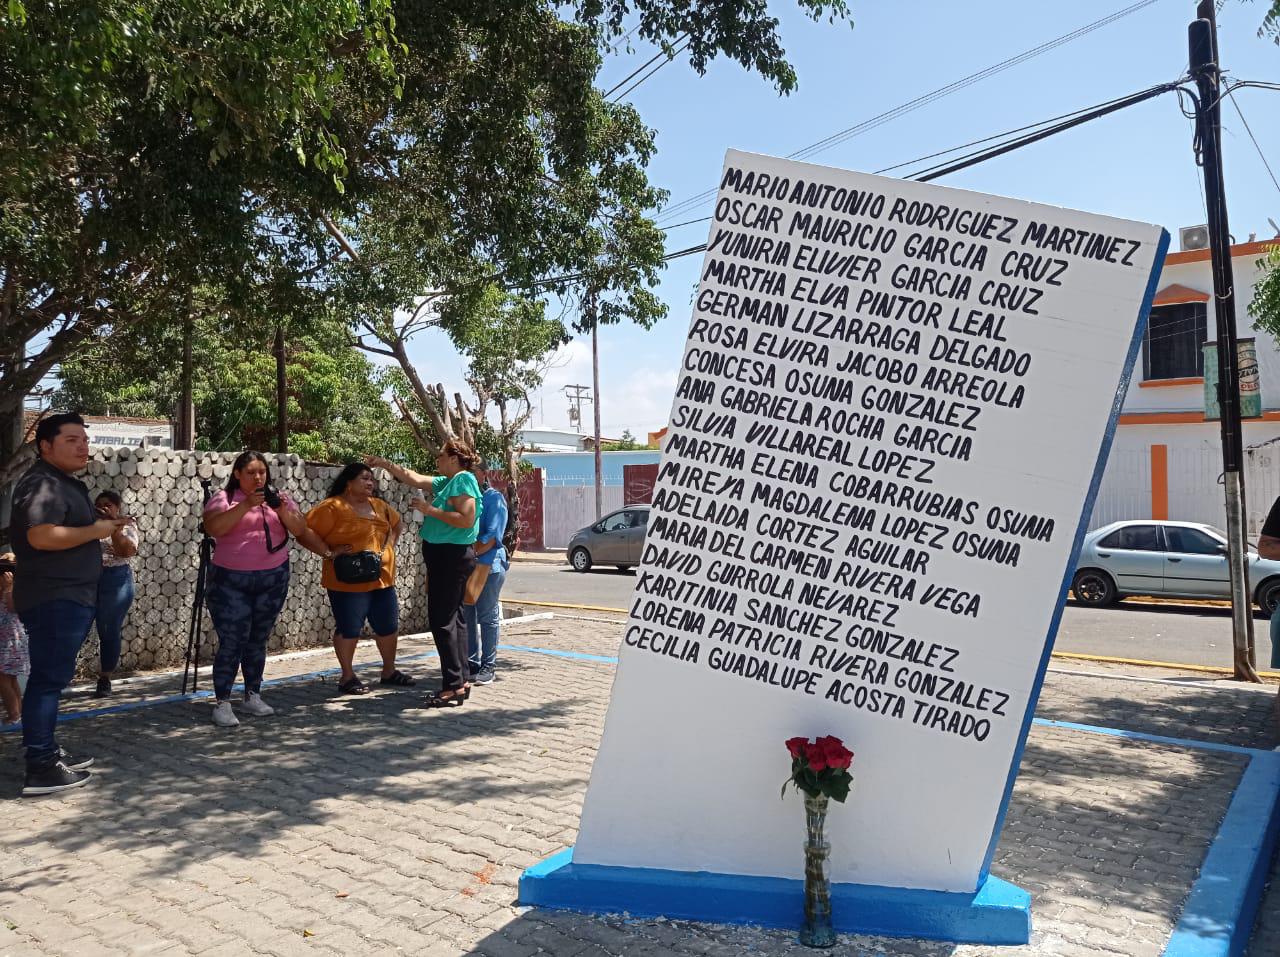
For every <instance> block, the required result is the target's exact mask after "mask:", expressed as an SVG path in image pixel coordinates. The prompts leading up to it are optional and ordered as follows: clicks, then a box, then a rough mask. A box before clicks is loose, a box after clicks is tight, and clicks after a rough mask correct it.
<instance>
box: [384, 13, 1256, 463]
mask: <svg viewBox="0 0 1280 957" xmlns="http://www.w3.org/2000/svg"><path fill="white" fill-rule="evenodd" d="M1137 5H1139V4H1135V2H1134V0H1076V2H1070V3H1043V2H1035V3H1028V2H1026V0H984V2H979V3H969V4H960V3H955V2H953V0H897V2H894V3H872V2H868V0H851V6H852V8H853V25H852V26H850V25H849V23H847V22H837V23H834V24H832V23H827V22H825V21H824V22H821V23H814V22H813V21H811V20H809V19H807V18H806V17H805V16H804V15H803V14H802V13H801V12H800V10H799V8H798V6H797V5H796V4H795V3H793V2H791V3H789V2H782V0H773V2H771V3H770V5H769V6H770V10H771V12H772V13H773V14H774V15H775V16H777V17H778V18H779V20H780V21H781V25H780V34H781V37H782V43H783V46H784V47H785V49H786V51H787V57H788V59H789V60H790V62H791V63H792V65H793V66H794V67H795V70H796V73H797V74H798V75H799V88H798V89H797V90H796V91H794V92H793V93H792V94H791V95H790V96H788V97H782V96H779V95H778V94H777V93H776V91H775V90H774V89H773V88H772V86H771V85H770V84H769V83H768V82H767V81H765V80H763V79H761V78H760V77H759V76H757V75H755V74H752V73H749V72H747V71H746V70H745V69H743V68H742V67H740V66H738V65H737V64H736V63H732V62H729V61H727V60H723V59H722V60H719V61H716V62H715V63H713V64H711V65H710V67H709V69H708V70H707V72H706V74H705V75H703V76H699V75H698V74H697V73H696V72H695V71H694V70H693V69H692V68H691V67H690V66H689V65H688V63H687V62H686V61H684V60H682V59H681V58H680V57H677V58H676V60H675V61H673V62H672V63H670V64H668V65H667V66H666V67H665V68H663V69H661V70H659V71H658V72H657V73H656V74H654V75H653V76H652V77H651V78H649V79H648V80H646V81H645V82H644V83H643V84H641V85H640V86H639V87H638V88H637V89H636V90H635V91H634V92H632V93H631V94H630V95H629V96H628V97H627V99H628V100H629V101H630V102H631V103H633V104H634V105H635V106H636V108H637V109H638V110H639V112H640V115H641V116H642V117H643V119H644V121H645V122H646V124H647V125H648V126H650V127H651V128H652V129H654V130H655V131H656V139H657V155H656V156H655V157H654V159H653V161H652V162H651V164H650V167H649V175H650V180H651V182H653V183H654V184H655V185H657V186H660V187H662V188H663V189H666V190H668V191H669V193H670V197H671V198H670V201H669V205H672V206H674V205H675V204H677V203H680V202H682V201H684V200H687V199H689V198H690V197H693V196H696V195H697V194H699V193H702V192H704V191H706V190H709V189H712V188H714V187H715V186H716V185H717V182H718V179H719V174H720V169H721V166H722V164H723V161H724V153H725V150H727V149H731V148H732V149H740V150H748V151H751V152H757V153H765V154H770V155H774V156H786V155H788V154H790V153H793V152H795V151H797V150H799V149H802V148H804V147H806V146H809V145H810V144H814V143H817V142H818V141H820V140H823V139H824V138H826V137H828V136H829V135H831V134H833V133H836V132H838V131H841V130H845V129H848V128H850V127H853V126H854V125H855V124H858V123H860V122H861V121H863V120H867V119H870V118H871V117H874V116H877V115H878V114H881V113H883V112H885V111H886V110H890V109H893V108H894V107H897V106H900V105H902V104H905V103H908V102H909V101H911V100H914V99H915V98H916V97H919V96H921V95H922V94H925V93H929V92H931V91H933V90H936V89H938V88H940V87H944V86H947V85H948V84H951V83H954V82H955V81H957V80H960V79H962V78H964V77H967V76H969V75H970V74H973V73H976V72H978V71H983V70H986V69H987V68H988V67H991V66H993V65H995V64H997V63H1000V62H1001V61H1003V60H1006V59H1008V58H1010V57H1016V56H1017V55H1018V54H1021V53H1023V52H1024V51H1028V50H1031V49H1033V48H1035V47H1038V46H1040V45H1041V44H1043V43H1046V42H1048V41H1051V40H1054V39H1056V38H1058V37H1061V36H1063V35H1064V34H1068V33H1071V32H1073V31H1075V30H1078V29H1080V28H1082V27H1085V26H1086V25H1088V24H1091V23H1093V22H1094V21H1097V20H1100V19H1102V18H1104V17H1108V16H1110V15H1112V14H1115V13H1118V12H1119V11H1121V10H1124V9H1126V8H1129V7H1133V6H1137ZM1268 6H1269V3H1264V2H1262V0H1252V2H1251V0H1227V3H1226V4H1225V5H1224V6H1223V7H1222V9H1221V10H1220V11H1219V14H1218V29H1219V49H1220V51H1221V57H1222V62H1223V68H1224V70H1225V71H1226V72H1227V73H1228V74H1229V75H1231V76H1233V77H1234V78H1236V79H1238V80H1263V81H1267V82H1273V83H1274V82H1280V46H1277V45H1276V44H1275V43H1274V42H1272V41H1271V40H1268V39H1262V38H1260V37H1258V35H1257V29H1258V26H1259V24H1260V22H1261V20H1262V17H1263V15H1264V13H1265V10H1266V8H1267V7H1268ZM1194 14H1195V3H1194V2H1192V0H1154V2H1150V3H1148V4H1147V5H1145V6H1142V8H1141V9H1138V10H1136V11H1134V12H1132V13H1129V14H1127V15H1126V16H1124V17H1122V18H1120V19H1118V20H1116V21H1114V22H1112V23H1110V24H1108V25H1106V26H1102V27H1099V28H1098V29H1096V30H1093V31H1092V32H1090V33H1088V34H1086V35H1084V36H1082V37H1080V38H1078V39H1075V40H1072V41H1070V42H1068V43H1065V44H1063V45H1061V46H1058V47H1056V48H1055V49H1052V50H1049V51H1048V52H1045V53H1043V54H1041V55H1038V56H1034V57H1031V58H1029V59H1027V60H1025V61H1024V62H1021V63H1019V64H1017V65H1014V66H1012V67H1010V68H1008V69H1007V70H1004V71H1002V72H999V73H996V74H995V75H993V76H989V77H987V78H984V79H982V80H979V81H977V82H974V83H972V84H969V85H967V86H965V87H964V88H962V89H960V90H958V91H956V92H954V93H951V94H949V95H947V96H944V97H942V98H940V99H938V100H937V101H935V102H932V103H929V104H928V105H926V106H924V107H922V108H920V109H917V110H913V111H911V112H908V113H905V114H903V115H901V116H898V117H896V118H894V119H892V120H891V121H888V122H884V123H882V124H879V125H877V126H875V127H874V128H872V129H869V130H867V131H866V132H864V133H861V134H859V135H857V136H854V137H852V138H849V139H847V140H846V141H844V142H842V143H839V144H838V145H835V146H834V147H833V148H831V149H827V150H825V151H822V152H820V153H818V154H816V155H813V156H807V157H805V159H806V161H808V162H814V163H820V164H823V165H827V166H835V167H840V168H844V169H851V170H858V171H862V172H874V171H876V170H879V169H882V168H884V167H888V166H892V165H894V164H897V163H901V162H903V161H906V160H911V159H915V158H917V157H920V156H925V155H928V154H930V153H934V152H937V151H939V150H944V149H948V148H950V147H953V146H958V145H960V144H963V143H966V142H969V141H972V140H976V139H979V138H981V137H985V136H989V135H991V134H994V133H998V132H1001V131H1004V130H1009V129H1013V128H1016V127H1020V126H1023V125H1026V124H1029V123H1034V122H1037V121H1039V120H1042V119H1046V118H1049V117H1053V116H1056V115H1058V114H1062V113H1067V112H1070V111H1074V110H1077V109H1080V108H1082V107H1086V106H1090V105H1093V104H1095V103H1100V102H1102V101H1105V100H1110V99H1114V98H1115V97H1118V96H1123V95H1126V94H1128V93H1132V92H1136V91H1138V90H1141V89H1145V88H1147V87H1150V86H1153V85H1155V84H1157V83H1162V82H1168V81H1173V80H1175V79H1177V78H1178V77H1179V76H1180V75H1181V74H1183V73H1184V72H1185V70H1186V66H1187V39H1186V38H1187V24H1188V23H1189V22H1190V21H1191V20H1192V19H1193V17H1194ZM654 52H655V48H652V47H649V46H647V45H638V46H637V47H636V48H635V49H634V51H633V52H630V53H628V52H620V53H618V54H617V55H613V56H611V57H609V59H608V60H607V61H606V63H605V67H604V70H603V71H602V74H601V77H600V85H601V86H602V88H603V89H606V90H607V89H610V88H611V87H613V86H614V84H615V83H617V82H618V81H620V80H622V79H623V78H624V77H626V76H627V75H628V74H630V73H631V72H632V71H633V70H635V69H636V68H637V67H638V66H640V65H641V64H643V63H644V62H645V61H646V60H648V59H649V58H650V57H651V56H652V55H653V53H654ZM1234 96H1235V101H1236V104H1238V105H1239V107H1240V109H1241V111H1242V112H1243V115H1244V119H1245V120H1247V121H1248V125H1249V127H1250V128H1251V129H1252V132H1253V135H1254V137H1256V139H1257V141H1258V144H1259V146H1260V148H1261V152H1262V154H1263V155H1265V157H1266V158H1267V160H1268V161H1269V162H1270V164H1271V169H1272V170H1273V171H1275V173H1276V175H1277V176H1280V123H1277V121H1276V117H1280V91H1269V90H1240V91H1237V92H1236V93H1235V94H1234ZM1222 117H1223V150H1224V155H1225V158H1224V164H1223V165H1224V170H1225V177H1226V191H1227V201H1228V218H1229V221H1230V225H1231V232H1232V234H1233V236H1234V238H1235V240H1236V241H1237V242H1244V241H1246V240H1247V239H1248V236H1249V234H1250V233H1256V234H1257V236H1258V238H1260V239H1261V238H1268V237H1270V236H1272V235H1274V234H1275V232H1276V231H1275V230H1274V229H1273V228H1272V227H1271V226H1269V225H1268V223H1267V218H1268V217H1271V218H1272V219H1274V220H1276V221H1277V222H1280V188H1278V187H1277V186H1276V185H1275V184H1274V183H1273V182H1272V179H1271V177H1270V175H1269V174H1268V172H1267V170H1266V168H1265V166H1264V165H1263V161H1262V160H1261V159H1260V158H1259V153H1258V150H1257V149H1255V147H1254V145H1253V143H1252V142H1251V140H1250V138H1249V135H1248V133H1247V132H1246V130H1245V127H1244V125H1243V124H1242V123H1241V120H1240V115H1239V114H1237V112H1236V110H1235V107H1234V106H1233V105H1232V103H1231V102H1230V101H1227V102H1225V103H1224V105H1223V112H1222ZM1191 141H1192V129H1191V122H1190V120H1188V119H1187V118H1186V117H1185V116H1183V114H1182V112H1181V111H1180V109H1179V107H1178V102H1177V99H1176V98H1175V97H1174V96H1173V95H1166V96H1162V97H1158V98H1156V99H1154V100H1150V101H1147V102H1145V103H1143V104H1140V105H1139V106H1136V107H1132V108H1130V109H1127V110H1124V111H1121V112H1119V113H1116V114H1112V115H1111V116H1108V117H1104V118H1102V119H1100V120H1096V121H1094V122H1092V123H1089V124H1086V125H1084V126H1082V127H1078V128H1076V129H1074V130H1070V131H1067V132H1066V133H1063V134H1061V135H1058V136H1054V137H1051V138H1049V139H1047V140H1044V141H1042V142H1040V143H1037V144H1035V145H1033V146H1030V147H1028V148H1025V149H1022V150H1019V151H1017V152H1015V153H1012V154H1008V155H1006V156H1003V157H999V158H997V159H994V160H992V161H990V162H987V163H983V164H981V165H979V166H976V167H971V168H970V169H967V170H963V171H961V172H959V173H956V174H953V175H951V176H948V177H946V178H945V179H942V180H939V181H938V182H939V183H940V184H942V185H947V186H957V187H961V188H964V189H971V190H976V191H979V192H986V193H996V194H1001V195H1006V196H1012V197H1016V198H1019V199H1026V200H1032V201H1035V202H1039V203H1047V204H1051V205H1056V206H1064V207H1069V208H1074V209H1080V210H1085V211H1088V212H1094V213H1103V214H1106V215H1111V216H1118V217H1123V218H1127V219H1135V220H1140V221H1144V222H1150V223H1158V224H1160V225H1163V226H1165V227H1167V228H1168V229H1169V231H1170V232H1171V233H1172V234H1173V237H1174V238H1173V243H1174V246H1173V248H1175V249H1176V248H1177V229H1178V228H1179V227H1182V226H1191V225H1198V224H1202V223H1204V222H1205V218H1206V217H1205V212H1204V201H1203V196H1202V192H1201V184H1200V175H1199V170H1198V168H1197V167H1196V165H1195V161H1194V158H1193V155H1192V151H1191ZM711 203H712V200H711V199H706V200H704V201H703V202H702V203H701V204H700V205H698V206H696V207H694V208H692V209H686V210H684V211H683V212H677V211H673V212H672V213H671V214H668V215H666V216H663V215H662V214H661V213H660V214H659V215H658V221H659V223H660V224H661V225H664V226H668V225H672V224H675V223H680V222H684V221H686V220H693V219H698V218H700V217H703V216H707V215H708V214H709V213H710V211H711ZM708 226H709V224H708V223H706V222H700V223H695V224H692V225H689V226H682V227H680V228H676V229H671V230H670V231H669V232H668V234H667V243H666V245H667V249H668V250H678V249H684V248H687V247H689V246H694V245H697V244H699V243H704V242H706V240H707V233H708ZM701 263H702V257H701V255H696V256H688V257H685V258H683V259H678V260H675V261H673V262H671V263H669V264H668V267H667V269H666V272H665V274H664V276H663V280H662V283H661V286H660V287H659V289H658V292H659V294H660V295H661V297H662V298H663V300H664V301H665V302H666V303H667V305H668V307H669V314H668V315H667V317H666V318H665V319H663V320H661V321H660V322H659V323H658V324H657V325H656V326H654V327H653V328H652V329H649V330H643V329H640V328H638V327H634V326H612V327H605V328H603V329H602V330H601V335H600V391H601V400H602V403H601V420H602V433H603V434H604V435H606V436H611V437H616V436H619V435H621V434H622V432H623V431H624V430H628V431H630V432H631V433H632V434H633V435H635V436H637V437H638V438H641V439H643V438H644V436H645V434H646V433H648V432H653V431H657V430H658V429H660V428H662V427H663V426H664V425H665V424H666V421H667V415H668V412H669V410H670V407H671V400H672V396H673V394H674V390H675V383H676V372H677V366H678V363H679V361H680V357H681V355H682V354H683V349H684V339H685V335H686V332H687V330H688V326H689V321H690V316H691V299H692V293H693V290H694V287H695V286H696V283H697V279H698V270H699V267H700V265H701ZM410 354H411V356H412V358H413V359H414V361H415V363H416V364H417V366H418V368H419V370H420V372H421V373H422V375H423V378H425V379H426V380H427V381H429V382H443V383H445V384H446V385H447V386H449V387H450V390H451V391H465V389H464V388H463V370H464V368H465V363H464V362H463V360H462V359H460V358H459V357H458V355H457V354H456V352H455V351H454V350H453V348H452V347H451V345H450V344H449V342H448V340H447V338H446V337H445V336H444V335H443V334H441V333H438V332H433V333H430V334H426V335H422V336H420V337H418V338H416V339H415V340H414V341H413V343H412V344H411V349H410ZM570 383H581V384H586V385H589V384H590V383H591V344H590V340H589V339H583V338H579V339H577V340H575V341H573V342H571V343H569V344H568V345H567V346H565V347H564V348H563V349H561V350H560V352H559V353H558V354H557V355H556V356H555V357H553V360H552V365H551V368H550V369H549V370H548V372H547V374H546V380H545V384H544V386H543V388H542V389H541V390H540V391H539V393H537V395H536V396H535V403H534V404H535V413H534V420H533V424H534V425H536V426H544V427H546V428H557V429H563V428H568V426H569V419H568V408H569V402H568V399H567V397H566V396H565V394H564V392H563V391H562V390H563V388H564V386H565V385H568V384H570ZM583 418H584V420H585V422H586V423H587V424H588V426H589V423H590V417H589V415H588V414H587V411H586V409H585V408H584V416H583Z"/></svg>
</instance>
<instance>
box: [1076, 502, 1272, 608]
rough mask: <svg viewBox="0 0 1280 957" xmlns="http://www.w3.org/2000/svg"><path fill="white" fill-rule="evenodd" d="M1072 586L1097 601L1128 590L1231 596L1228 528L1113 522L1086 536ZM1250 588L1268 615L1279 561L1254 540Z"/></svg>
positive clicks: (1083, 598) (1086, 600) (1089, 601)
mask: <svg viewBox="0 0 1280 957" xmlns="http://www.w3.org/2000/svg"><path fill="white" fill-rule="evenodd" d="M1071 590H1072V591H1073V592H1075V596H1076V600H1077V601H1079V602H1081V603H1082V604H1085V605H1098V606H1100V605H1109V604H1111V603H1112V602H1115V601H1118V600H1119V599H1121V598H1124V597H1126V596H1128V595H1159V596H1165V597H1171V598H1230V597H1231V579H1230V573H1229V572H1228V570H1227V533H1226V532H1224V531H1222V530H1221V529H1218V528H1214V527H1213V526H1212V525H1201V524H1198V523H1196V522H1157V521H1139V522H1115V523H1113V524H1111V525H1107V526H1106V527H1105V528H1100V529H1098V530H1097V531H1094V532H1090V533H1089V534H1088V535H1086V536H1085V539H1084V545H1082V546H1081V548H1080V559H1079V561H1077V562H1076V574H1075V577H1074V578H1073V579H1072V582H1071ZM1249 593H1250V594H1251V595H1252V596H1253V600H1254V601H1255V602H1257V604H1258V607H1259V608H1261V609H1262V611H1263V612H1264V613H1266V614H1267V615H1270V614H1271V613H1272V612H1273V611H1275V608H1276V604H1277V602H1280V561H1270V560H1268V559H1265V558H1260V557H1259V556H1258V553H1257V551H1255V550H1254V548H1253V546H1249Z"/></svg>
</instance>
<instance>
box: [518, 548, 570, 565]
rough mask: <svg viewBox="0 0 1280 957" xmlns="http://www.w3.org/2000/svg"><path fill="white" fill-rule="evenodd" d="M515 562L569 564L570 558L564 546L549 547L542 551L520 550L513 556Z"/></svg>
mask: <svg viewBox="0 0 1280 957" xmlns="http://www.w3.org/2000/svg"><path fill="white" fill-rule="evenodd" d="M511 560H512V561H513V562H534V563H536V564H539V565H567V564H568V563H569V559H568V558H567V557H566V555H565V550H564V549H563V548H549V549H547V550H545V551H541V552H526V551H518V552H516V553H515V554H514V555H512V556H511Z"/></svg>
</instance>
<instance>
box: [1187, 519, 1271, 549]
mask: <svg viewBox="0 0 1280 957" xmlns="http://www.w3.org/2000/svg"><path fill="white" fill-rule="evenodd" d="M1200 527H1201V528H1203V529H1204V530H1205V531H1206V532H1212V533H1213V534H1214V535H1216V536H1217V537H1218V538H1220V539H1222V540H1223V541H1224V542H1227V541H1230V539H1229V538H1228V537H1227V533H1226V531H1225V530H1224V529H1221V528H1219V527H1218V526H1217V525H1201V526H1200ZM1245 548H1247V549H1248V550H1249V551H1251V552H1257V550H1258V543H1257V542H1245Z"/></svg>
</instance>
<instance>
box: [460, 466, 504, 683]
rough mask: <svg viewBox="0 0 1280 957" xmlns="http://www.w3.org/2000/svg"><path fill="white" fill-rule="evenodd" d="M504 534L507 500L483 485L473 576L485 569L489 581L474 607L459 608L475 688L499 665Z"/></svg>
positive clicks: (468, 605) (485, 484)
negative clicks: (464, 619) (499, 600)
mask: <svg viewBox="0 0 1280 957" xmlns="http://www.w3.org/2000/svg"><path fill="white" fill-rule="evenodd" d="M506 531H507V500H506V499H505V498H503V497H502V493H501V492H499V491H498V490H497V489H496V488H494V487H493V486H491V485H490V484H489V483H488V482H487V481H486V482H485V483H484V492H483V494H482V495H481V498H480V530H479V532H478V533H477V535H476V544H475V553H476V572H477V573H478V574H480V575H483V574H485V573H484V572H483V571H481V568H482V567H487V568H488V570H489V571H488V577H487V578H486V579H485V582H484V588H483V589H481V591H480V595H479V597H477V598H476V600H475V603H474V604H467V603H464V604H463V606H462V613H463V616H464V617H465V618H466V621H467V651H468V653H469V654H470V668H471V680H472V681H474V682H475V683H476V684H478V685H487V684H490V683H491V682H492V681H493V679H494V672H495V669H496V666H497V661H498V622H499V621H500V620H501V618H502V611H501V607H500V606H499V604H498V596H499V595H500V594H501V592H502V583H503V582H504V581H506V578H507V569H508V568H509V567H510V562H509V560H508V558H507V550H506V548H504V547H503V545H502V536H503V535H505V534H506ZM470 590H471V589H470V588H468V591H470Z"/></svg>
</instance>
